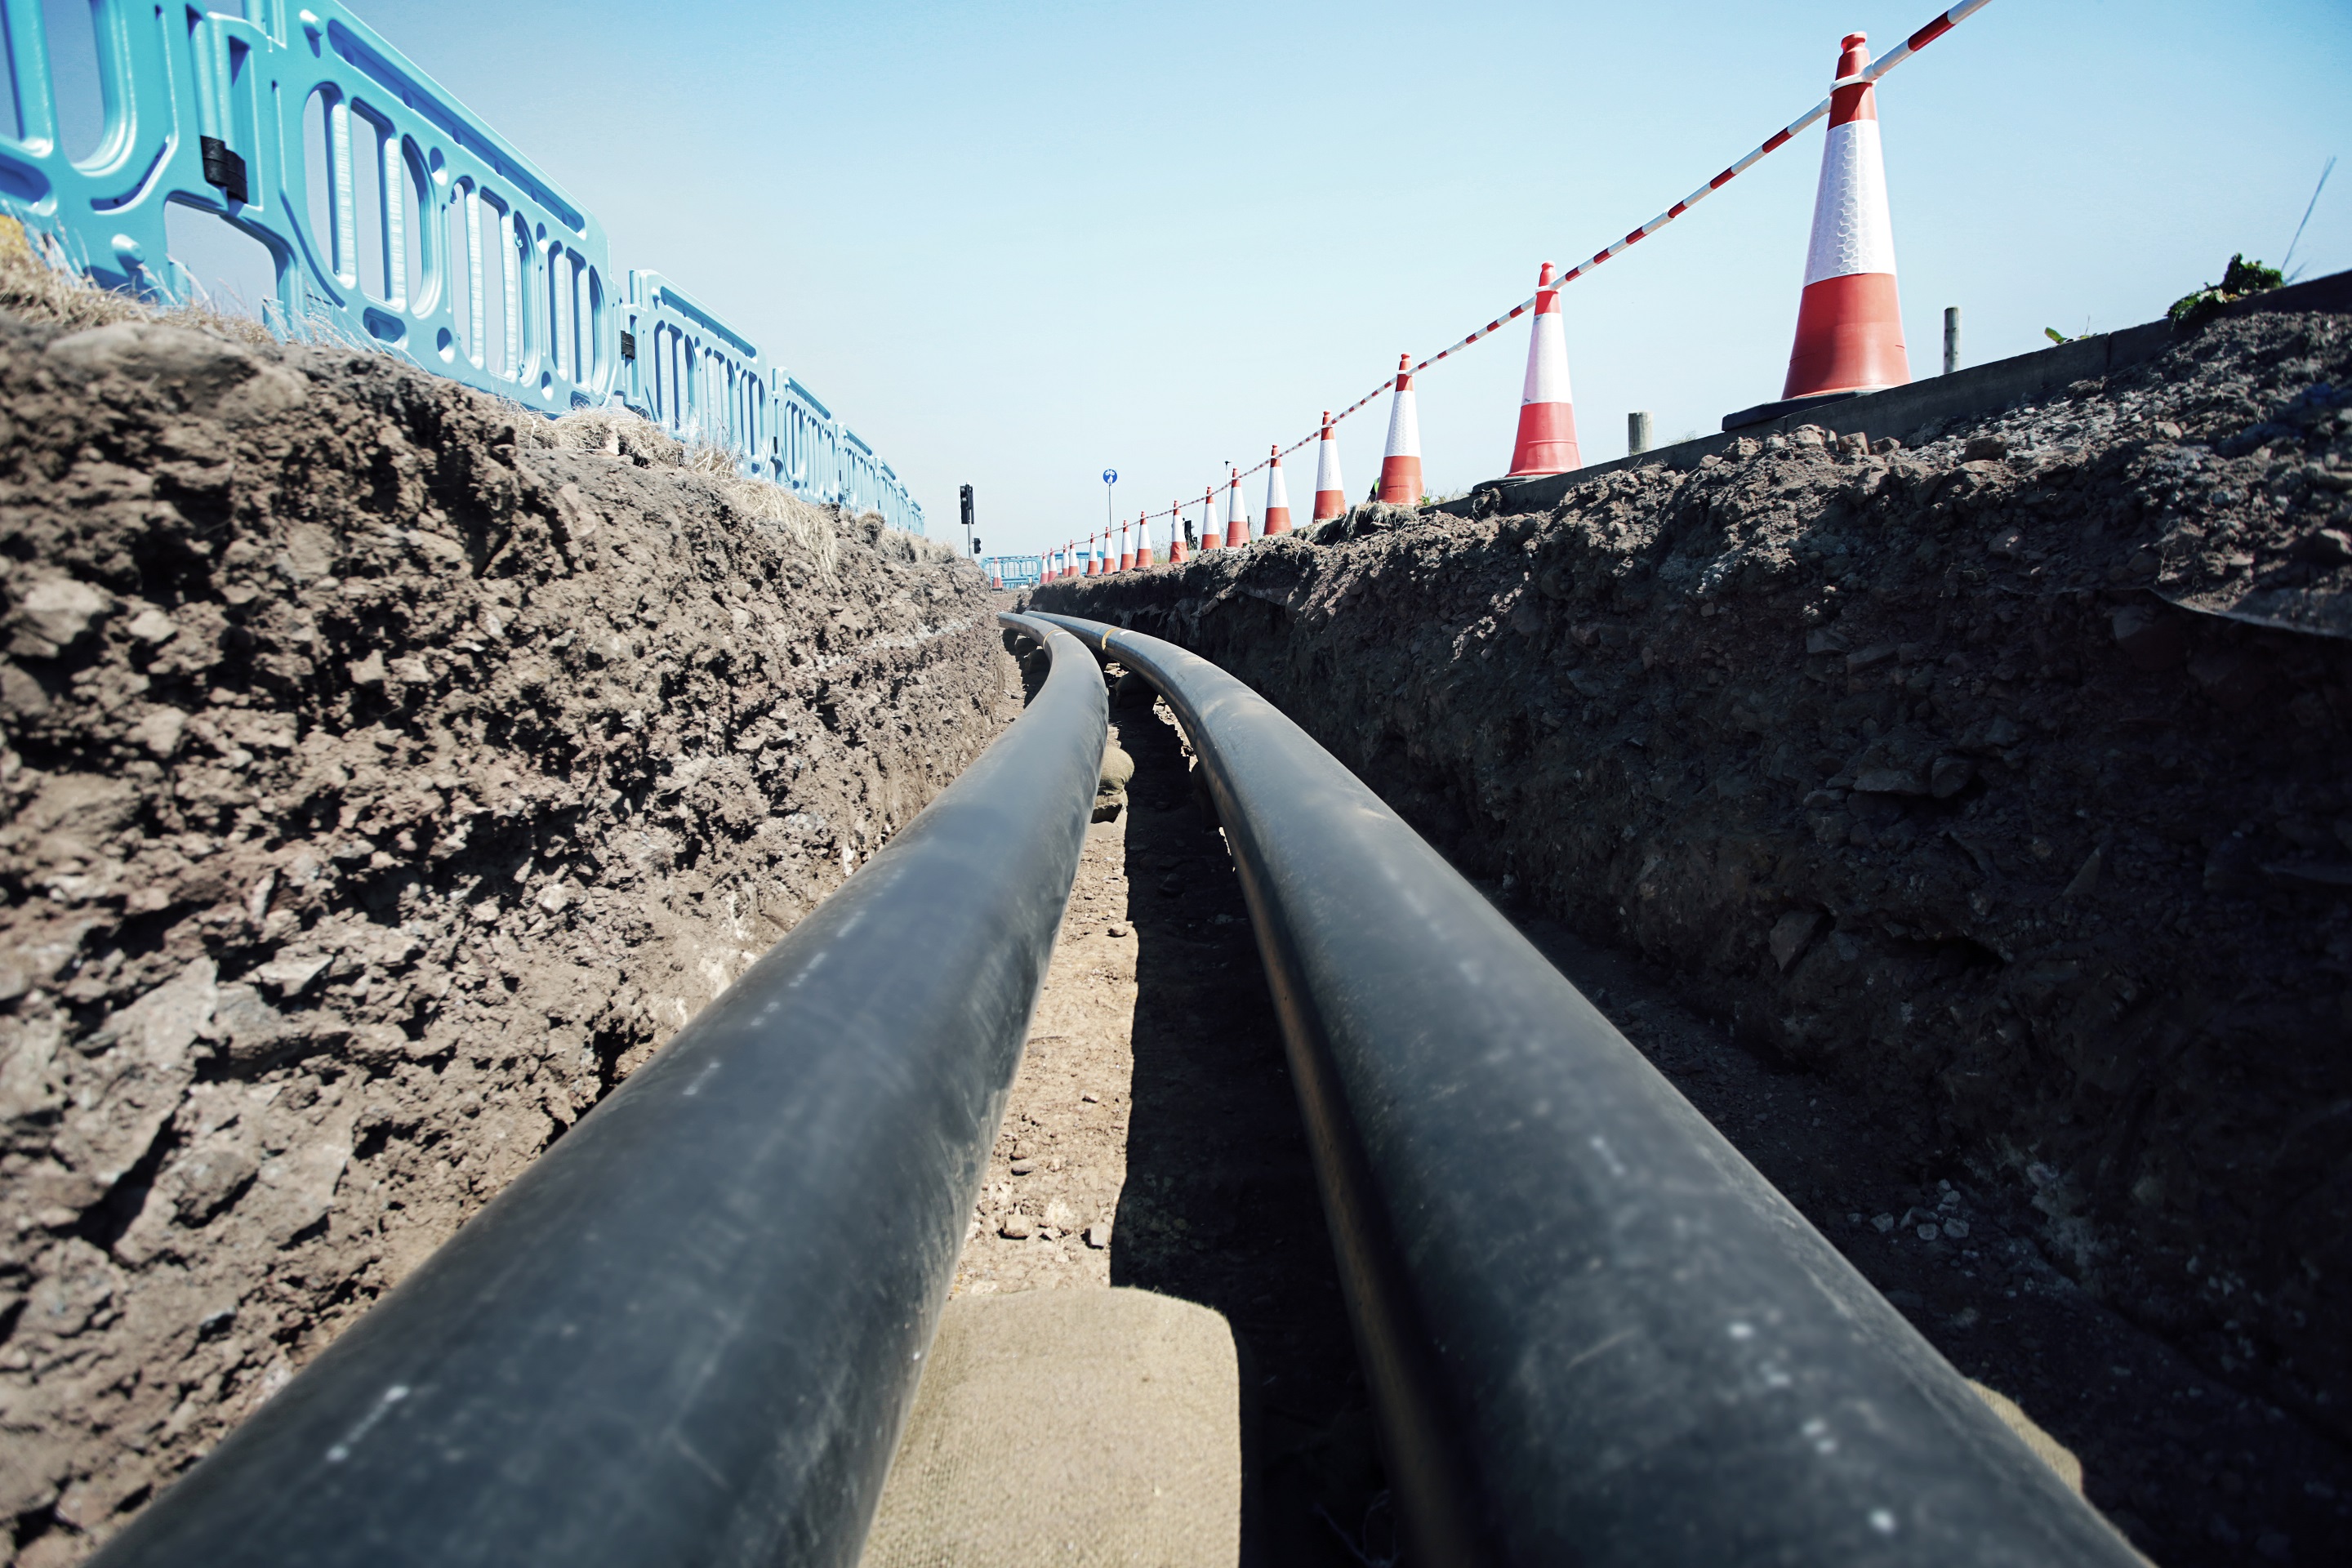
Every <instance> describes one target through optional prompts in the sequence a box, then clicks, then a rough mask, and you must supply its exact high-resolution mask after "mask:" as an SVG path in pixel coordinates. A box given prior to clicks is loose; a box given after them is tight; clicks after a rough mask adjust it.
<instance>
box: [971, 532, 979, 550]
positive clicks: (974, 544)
mask: <svg viewBox="0 0 2352 1568" xmlns="http://www.w3.org/2000/svg"><path fill="white" fill-rule="evenodd" d="M971 552H972V553H973V554H974V555H977V554H979V553H980V535H978V534H977V533H975V534H973V535H972V536H971Z"/></svg>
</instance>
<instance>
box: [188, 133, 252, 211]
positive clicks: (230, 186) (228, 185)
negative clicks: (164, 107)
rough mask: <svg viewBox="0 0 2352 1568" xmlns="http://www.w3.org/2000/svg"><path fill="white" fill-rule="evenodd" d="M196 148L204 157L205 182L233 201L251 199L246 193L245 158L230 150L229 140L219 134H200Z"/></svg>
mask: <svg viewBox="0 0 2352 1568" xmlns="http://www.w3.org/2000/svg"><path fill="white" fill-rule="evenodd" d="M181 145H182V146H185V145H187V143H185V142H182V143H181ZM196 148H197V151H198V152H199V153H202V154H203V157H204V164H205V184H208V185H213V186H216V187H218V188H219V190H220V193H221V195H225V196H226V197H227V198H228V199H229V200H231V201H233V202H244V201H247V200H249V199H250V198H249V197H248V196H247V195H246V185H245V160H244V159H243V158H241V157H239V156H238V155H237V154H236V153H232V152H230V151H229V148H228V143H227V142H224V141H222V140H221V139H220V138H219V137H217V136H200V137H198V138H196Z"/></svg>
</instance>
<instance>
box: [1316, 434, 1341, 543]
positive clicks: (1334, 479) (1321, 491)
mask: <svg viewBox="0 0 2352 1568" xmlns="http://www.w3.org/2000/svg"><path fill="white" fill-rule="evenodd" d="M1347 512H1348V487H1347V485H1346V484H1345V483H1344V482H1342V481H1341V479H1340V478H1339V435H1338V433H1337V432H1336V431H1334V430H1333V429H1332V428H1331V411H1330V410H1329V409H1328V408H1326V409H1325V410H1324V411H1323V438H1322V439H1321V440H1319V441H1318V442H1316V443H1315V521H1317V522H1322V521H1327V520H1328V519H1330V518H1335V517H1344V516H1346V515H1347Z"/></svg>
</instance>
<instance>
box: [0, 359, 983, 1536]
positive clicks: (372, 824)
mask: <svg viewBox="0 0 2352 1568" xmlns="http://www.w3.org/2000/svg"><path fill="white" fill-rule="evenodd" d="M606 423H610V422H606ZM624 436H626V437H627V438H626V439H624V438H623V437H624ZM692 463H693V459H692V458H691V455H690V454H687V453H684V452H682V451H678V450H676V449H675V444H674V443H672V444H669V445H668V447H667V448H666V447H664V444H663V443H662V442H661V441H659V440H657V439H654V438H652V437H648V436H647V435H646V430H645V429H644V428H643V427H635V426H633V427H632V428H631V429H630V430H628V431H626V432H625V431H623V430H621V429H620V428H618V427H617V426H614V427H613V428H609V429H608V428H606V426H605V424H599V423H598V422H597V421H596V420H594V419H588V420H581V421H571V422H566V423H565V424H564V425H562V426H548V425H547V424H545V423H544V422H542V421H539V420H537V419H535V418H534V417H533V416H530V415H528V414H525V413H522V412H520V410H517V409H514V408H511V407H508V406H506V405H500V404H499V403H498V402H496V401H495V400H493V399H489V398H487V397H483V396H480V395H476V394H473V393H470V392H467V391H466V390H464V389H462V388H459V387H457V386H454V385H452V384H447V383H443V382H437V381H435V380H433V379H431V378H429V377H427V376H425V375H422V374H417V373H415V372H414V371H411V370H408V369H405V368H403V367H401V366H398V365H396V364H394V363H393V362H391V361H388V360H385V359H383V358H379V357H375V356H372V355H366V354H349V353H320V352H313V351H309V350H301V349H287V350H271V349H267V348H255V347H251V346H247V345H240V344H238V343H235V342H230V341H227V340H226V338H223V337H219V336H215V335H207V334H205V333H203V332H198V331H185V330H182V329H179V328H175V327H171V326H165V325H161V324H158V323H155V322H152V321H139V320H133V321H119V322H115V323H113V324H110V325H107V326H103V327H100V328H99V329H97V330H93V331H80V332H76V333H72V334H69V335H62V336H60V335H58V328H57V327H56V326H54V325H52V326H42V327H35V326H28V325H26V324H24V323H22V322H18V321H9V320H6V319H0V592H5V626H0V637H5V638H6V639H7V647H6V650H5V652H6V658H5V661H0V791H5V827H0V884H5V889H6V908H5V914H0V1009H5V1011H0V1051H5V1059H0V1125H5V1138H6V1142H5V1152H0V1205H5V1210H0V1214H4V1215H5V1223H0V1311H5V1317H0V1326H5V1348H0V1401H5V1407H4V1408H0V1455H4V1456H5V1458H4V1459H0V1517H5V1518H6V1519H8V1520H10V1521H13V1547H14V1549H15V1551H16V1552H18V1553H20V1555H17V1556H16V1557H15V1559H14V1560H15V1561H17V1562H20V1563H44V1564H47V1563H63V1562H69V1561H73V1560H76V1559H78V1558H79V1556H81V1555H82V1554H84V1553H85V1552H87V1551H88V1550H89V1546H90V1544H91V1542H92V1541H93V1540H94V1539H98V1538H102V1537H103V1536H104V1535H105V1534H106V1533H108V1532H109V1531H110V1529H111V1528H112V1527H113V1526H114V1525H116V1524H119V1523H120V1521H121V1519H122V1518H123V1517H124V1515H125V1513H126V1511H127V1510H131V1509H133V1508H135V1507H136V1505H137V1504H138V1503H139V1502H140V1501H142V1500H143V1499H144V1498H146V1497H147V1496H148V1495H150V1494H151V1493H152V1491H153V1490H154V1489H157V1488H159V1487H160V1486H162V1485H163V1484H164V1483H166V1482H167V1481H168V1480H169V1479H171V1477H172V1476H173V1475H174V1474H175V1473H177V1472H178V1471H179V1470H181V1469H183V1468H185V1467H186V1466H187V1465H188V1464H190V1463H191V1462H193V1461H194V1458H196V1457H197V1456H199V1455H200V1454H202V1453H203V1452H204V1450H205V1448H206V1447H209V1446H210V1444H211V1443H212V1442H214V1441H215V1439H216V1438H217V1437H218V1436H220V1435H221V1433H222V1432H223V1431H225V1430H226V1428H227V1426H230V1425H231V1424H233V1423H234V1422H235V1421H236V1419H237V1418H238V1417H239V1416H240V1415H243V1414H244V1413H245V1412H247V1410H249V1409H251V1408H252V1407H253V1406H254V1405H256V1404H257V1402H258V1401H260V1400H261V1399H263V1398H266V1397H267V1396H268V1394H269V1393H270V1392H271V1391H272V1390H274V1389H276V1388H277V1387H278V1386H279V1385H280V1384H283V1383H284V1382H285V1381H286V1380H287V1378H288V1377H289V1375H290V1373H292V1372H293V1371H294V1370H295V1369H296V1368H297V1367H299V1365H300V1364H301V1363H303V1362H304V1361H305V1360H306V1359H307V1358H308V1357H309V1356H310V1355H311V1354H312V1353H314V1352H316V1351H317V1350H318V1349H319V1348H320V1346H321V1345H322V1344H324V1343H325V1342H327V1341H328V1340H330V1339H331V1338H332V1337H333V1335H334V1333H335V1332H336V1331H338V1329H339V1328H340V1327H341V1325H343V1324H344V1323H346V1322H348V1321H350V1320H351V1319H352V1317H354V1316H355V1315H357V1314H358V1313H359V1312H361V1311H362V1310H364V1309H365V1308H366V1306H367V1305H368V1303H369V1302H370V1301H372V1300H373V1299H374V1298H376V1297H377V1296H378V1295H380V1294H382V1293H383V1291H384V1290H385V1289H387V1288H389V1287H390V1286H391V1285H393V1284H394V1282H396V1281H397V1280H399V1279H401V1278H402V1276H403V1275H404V1273H406V1272H407V1271H408V1270H409V1269H410V1268H413V1267H414V1266H415V1263H416V1262H417V1261H418V1260H419V1259H420V1258H423V1257H424V1256H425V1254H426V1253H428V1252H429V1251H430V1250H431V1249H432V1248H433V1247H435V1246H436V1245H437V1244H438V1243H440V1242H441V1241H442V1240H443V1239H445V1238H446V1237H448V1235H449V1234H450V1233H451V1232H452V1231H454V1230H455V1229H456V1228H457V1226H459V1225H460V1224H462V1223H463V1222H464V1221H465V1219H466V1218H467V1215H470V1214H472V1213H473V1212H474V1211H475V1210H476V1209H477V1208H478V1207H479V1206H480V1205H481V1204H482V1203H483V1202H484V1201H485V1200H486V1199H488V1197H489V1196H490V1195H491V1194H495V1193H496V1192H497V1191H498V1190H499V1188H500V1187H501V1186H502V1185H503V1184H505V1183H506V1182H507V1181H508V1180H509V1179H510V1178H511V1177H512V1176H513V1175H514V1174H515V1173H516V1172H517V1171H519V1170H520V1168H521V1167H522V1166H524V1165H525V1164H527V1163H529V1162H530V1160H531V1159H532V1157H533V1156H535V1155H536V1154H537V1153H538V1152H540V1151H541V1150H542V1149H544V1148H545V1147H546V1146H547V1145H548V1144H549V1143H550V1142H552V1141H553V1140H554V1139H556V1138H558V1137H560V1136H562V1132H563V1131H564V1130H565V1129H566V1128H567V1127H569V1126H570V1125H571V1124H572V1122H573V1121H576V1120H577V1119H578V1118H579V1117H580V1115H581V1114H582V1113H583V1111H585V1110H587V1109H588V1108H589V1107H590V1106H592V1105H593V1104H594V1103H595V1102H596V1100H598V1099H599V1097H601V1096H602V1095H604V1093H605V1092H606V1091H608V1090H609V1089H611V1088H612V1087H613V1086H614V1084H615V1083H616V1082H618V1081H619V1080H620V1079H622V1078H624V1077H625V1075H626V1074H627V1073H628V1072H629V1071H630V1070H631V1069H632V1068H634V1067H635V1066H636V1065H637V1064H638V1063H640V1062H642V1061H643V1060H645V1059H646V1057H647V1056H648V1055H650V1054H651V1052H652V1051H653V1050H655V1049H656V1047H658V1046H659V1045H660V1044H661V1042H662V1041H663V1040H664V1039H665V1038H666V1037H667V1036H668V1035H669V1034H670V1033H672V1032H673V1031H675V1030H676V1029H677V1027H678V1026H680V1025H681V1024H683V1023H684V1022H685V1021H686V1020H687V1019H688V1017H689V1016H691V1015H692V1014H693V1013H695V1012H696V1011H697V1010H698V1008H699V1007H700V1006H701V1005H702V1004H703V1003H704V1002H705V1001H707V1000H708V999H709V997H710V996H711V995H713V994H715V993H716V992H717V991H718V990H719V989H720V988H721V987H723V986H724V985H726V984H728V983H729V982H730V980H732V979H733V978H734V976H735V975H736V974H737V973H740V970H741V969H742V968H743V967H744V966H745V965H746V964H747V963H749V962H750V961H751V958H753V957H754V956H755V955H756V954H757V953H758V952H761V950H762V949H764V948H765V947H766V946H767V945H768V944H769V943H771V942H772V941H774V939H775V938H776V937H777V936H779V935H780V934H782V932H783V931H785V930H786V929H788V928H789V927H790V926H791V925H792V924H793V922H794V921H796V920H797V919H798V918H799V917H800V915H801V914H802V913H803V912H804V911H805V910H808V909H809V908H810V907H812V906H813V905H814V903H815V902H816V901H817V900H820V899H821V898H823V897H824V895H825V893H826V892H827V891H829V890H830V889H832V888H833V887H835V885H837V884H838V883H839V882H840V881H841V880H842V879H843V878H844V877H845V876H846V875H847V874H848V873H849V872H850V870H851V869H852V868H854V867H855V866H856V863H857V862H858V861H859V860H861V859H862V858H865V857H866V856H868V855H870V854H871V853H872V852H873V851H874V850H875V848H876V847H878V846H879V845H880V844H881V843H882V842H883V841H884V840H885V839H886V838H887V837H888V836H889V835H890V834H891V833H892V832H893V831H894V830H895V829H896V828H897V827H898V826H900V825H902V824H904V823H905V822H906V821H907V820H908V818H909V817H910V816H912V815H913V814H914V813H915V812H916V811H918V810H919V809H920V808H921V807H922V806H923V805H924V804H925V803H926V802H928V801H929V799H930V797H931V796H932V795H934V794H935V793H936V792H937V791H938V790H939V789H940V787H942V786H943V785H944V784H946V783H947V781H948V780H950V778H952V777H953V776H954V775H955V774H956V773H957V772H958V771H959V770H960V769H961V768H962V767H963V765H964V764H965V763H967V762H968V761H969V760H970V759H971V757H972V756H974V755H975V754H977V752H979V751H980V750H981V749H982V747H983V746H984V745H985V744H986V743H987V742H989V741H990V740H991V739H992V737H993V736H994V734H995V733H996V732H997V731H998V729H999V728H1000V727H1001V725H1002V723H1003V721H1005V719H1006V718H1008V717H1009V715H1010V712H1011V711H1012V710H1013V709H1014V708H1017V700H1015V699H1016V698H1017V692H1014V691H1013V690H1012V689H1011V688H1013V682H1014V671H1013V666H1012V664H1011V661H1010V660H1009V659H1008V658H1006V656H1005V655H1004V653H1003V649H1002V647H1001V646H1000V644H999V641H998V636H997V633H996V630H995V628H994V626H992V617H991V611H990V603H989V595H988V593H987V588H986V584H985V582H984V581H983V580H982V577H981V576H980V575H979V574H978V573H977V572H975V571H973V570H972V569H971V568H970V567H969V566H965V565H961V564H958V563H955V562H954V560H953V557H952V556H951V555H950V554H948V553H947V552H943V551H941V550H940V549H939V548H937V547H935V546H929V545H925V544H923V543H922V542H920V541H917V540H913V539H910V538H909V537H908V536H906V535H900V534H894V533H890V532H888V531H885V530H882V529H881V528H880V526H879V521H878V520H877V519H870V518H869V519H863V520H861V519H843V518H838V517H835V516H832V515H831V514H828V513H822V512H818V511H816V510H814V509H810V508H806V507H801V506H800V505H799V503H797V502H793V503H791V505H790V506H784V505H783V504H782V500H785V499H788V498H779V499H776V500H769V499H764V498H760V497H756V496H754V497H750V498H747V497H746V496H745V495H744V494H743V493H742V487H741V485H740V482H738V481H735V480H733V479H730V477H728V476H725V475H717V476H712V475H707V474H701V473H697V472H695V471H693V467H692ZM793 508H798V510H797V511H795V510H793ZM803 514H805V515H803ZM11 1545H12V1542H11V1539H10V1537H9V1536H8V1535H5V1534H0V1562H7V1561H10V1560H11V1550H10V1549H11Z"/></svg>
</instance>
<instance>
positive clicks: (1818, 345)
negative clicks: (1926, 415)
mask: <svg viewBox="0 0 2352 1568" xmlns="http://www.w3.org/2000/svg"><path fill="white" fill-rule="evenodd" d="M1910 379H1911V360H1910V356H1909V355H1908V354H1907V353H1905V352H1904V347H1903V307H1902V303H1901V301H1900V300H1899V299H1898V298H1897V296H1896V293H1895V274H1894V273H1892V272H1849V273H1847V274H1846V275H1845V276H1844V277H1843V278H1824V279H1822V280H1821V281H1820V282H1818V283H1808V284H1807V285H1805V292H1804V297H1803V299H1802V300H1801V301H1800V302H1799V304H1798V306H1797V342H1796V346H1795V347H1794V348H1793V349H1792V350H1790V354H1789V379H1788V381H1787V383H1786V384H1784V385H1783V386H1782V387H1781V388H1780V395H1781V396H1782V397H1783V398H1789V397H1811V396H1812V395H1814V394H1816V393H1822V392H1852V391H1854V390H1856V389H1859V388H1863V387H1879V386H1901V385H1903V384H1906V382H1908V381H1909V380H1910Z"/></svg>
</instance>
